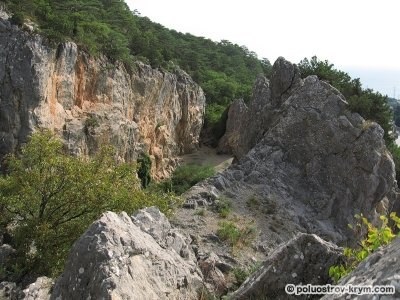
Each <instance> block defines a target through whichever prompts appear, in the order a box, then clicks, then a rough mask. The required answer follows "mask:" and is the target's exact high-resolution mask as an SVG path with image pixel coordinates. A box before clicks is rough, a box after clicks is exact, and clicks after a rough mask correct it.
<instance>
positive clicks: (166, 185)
mask: <svg viewBox="0 0 400 300" xmlns="http://www.w3.org/2000/svg"><path fill="white" fill-rule="evenodd" d="M214 174H215V170H214V168H213V167H212V166H200V165H195V164H189V165H184V166H180V167H178V168H176V169H175V171H174V172H173V173H172V176H171V178H170V179H169V180H166V181H164V182H162V183H160V184H158V185H157V187H154V188H155V189H157V188H158V189H161V190H163V191H165V192H173V193H176V194H177V195H181V194H183V193H184V192H186V191H187V190H188V189H190V188H191V187H192V186H194V185H195V184H196V183H198V182H200V181H202V180H204V179H206V178H208V177H211V176H213V175H214Z"/></svg>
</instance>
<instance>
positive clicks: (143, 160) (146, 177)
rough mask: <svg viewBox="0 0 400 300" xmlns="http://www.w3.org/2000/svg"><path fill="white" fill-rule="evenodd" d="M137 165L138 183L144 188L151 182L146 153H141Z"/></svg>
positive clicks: (149, 164)
mask: <svg viewBox="0 0 400 300" xmlns="http://www.w3.org/2000/svg"><path fill="white" fill-rule="evenodd" d="M137 162H138V164H139V168H138V172H137V173H138V176H139V178H140V181H141V182H142V187H143V188H146V187H148V186H149V184H150V182H151V175H150V171H151V159H150V156H149V155H147V154H146V153H144V152H142V153H141V154H140V156H139V158H138V160H137Z"/></svg>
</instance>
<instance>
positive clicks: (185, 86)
mask: <svg viewBox="0 0 400 300" xmlns="http://www.w3.org/2000/svg"><path fill="white" fill-rule="evenodd" d="M0 45H1V47H0V160H1V158H2V157H3V156H4V155H5V154H7V153H10V152H12V151H14V150H15V149H17V148H18V147H19V146H20V144H21V143H24V142H26V138H27V136H28V135H29V134H30V133H31V132H32V131H34V130H36V129H37V128H48V129H51V130H52V131H54V132H56V133H57V134H58V135H59V136H61V137H63V139H64V141H65V144H66V147H67V148H68V149H69V151H70V152H71V153H73V154H77V155H91V154H92V153H93V152H95V151H96V150H97V149H98V147H100V146H101V145H102V144H104V143H111V144H112V145H114V146H115V148H116V150H117V155H118V156H119V157H120V158H121V159H122V160H128V161H132V160H135V159H136V158H137V155H138V154H139V152H141V151H145V152H148V153H149V154H150V156H151V158H152V160H153V169H152V173H153V175H154V176H155V177H158V178H162V177H165V176H167V175H168V173H169V172H170V171H171V170H172V169H173V167H174V166H175V164H176V157H177V156H178V155H179V154H183V153H187V152H190V151H192V150H194V149H195V148H196V147H197V145H198V139H199V135H200V131H201V128H202V124H203V114H204V105H205V96H204V93H203V91H202V90H201V88H200V87H199V86H198V85H197V84H196V83H194V81H193V80H192V79H191V78H190V77H189V75H187V74H186V73H185V72H184V71H182V70H180V69H179V68H177V70H176V71H175V72H173V73H169V72H165V71H162V70H158V69H152V68H151V67H150V66H147V65H145V64H142V63H136V64H134V65H131V66H129V70H128V69H127V68H126V67H125V66H124V65H123V64H121V63H116V64H114V63H111V62H110V61H109V60H108V59H106V58H105V57H99V58H94V57H91V56H89V55H88V54H86V53H85V52H83V51H81V50H79V49H78V47H77V45H76V44H74V43H71V42H67V43H63V44H60V45H59V46H58V47H57V48H55V47H53V46H51V45H50V44H49V42H48V41H47V40H46V39H44V38H43V37H41V36H40V35H37V34H33V33H30V32H27V31H24V30H22V29H20V28H18V27H16V26H12V25H11V24H10V22H9V21H8V20H7V19H5V18H0Z"/></svg>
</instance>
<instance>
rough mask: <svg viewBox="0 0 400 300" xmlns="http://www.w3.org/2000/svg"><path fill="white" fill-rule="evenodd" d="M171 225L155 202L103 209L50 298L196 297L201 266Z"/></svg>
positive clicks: (75, 249)
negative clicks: (127, 209) (130, 210)
mask: <svg viewBox="0 0 400 300" xmlns="http://www.w3.org/2000/svg"><path fill="white" fill-rule="evenodd" d="M170 228H171V226H170V224H169V223H168V220H166V218H165V216H163V215H162V214H160V212H158V210H156V209H154V208H150V209H145V210H142V211H141V212H139V213H138V214H137V215H136V216H133V217H132V218H130V217H129V216H128V215H127V214H126V213H121V214H119V215H117V214H115V213H111V212H107V213H105V214H103V216H102V217H101V218H100V219H99V220H98V221H96V222H94V223H93V224H92V225H91V226H90V227H89V229H88V230H87V231H86V232H85V233H84V234H83V235H82V236H81V237H80V238H79V239H78V240H77V241H76V242H75V244H74V245H73V247H72V249H71V252H70V255H69V258H68V261H67V264H66V268H65V270H64V273H63V274H62V275H61V276H60V278H59V279H58V280H57V282H56V284H55V286H54V288H53V291H52V296H51V299H197V290H198V289H199V288H201V282H202V278H201V275H200V274H201V271H200V270H199V269H198V268H197V266H196V263H195V262H194V261H193V260H191V257H194V254H193V253H190V252H191V250H190V249H189V247H188V245H187V243H186V239H185V238H184V237H183V235H178V233H177V232H175V231H173V230H172V231H171V229H170Z"/></svg>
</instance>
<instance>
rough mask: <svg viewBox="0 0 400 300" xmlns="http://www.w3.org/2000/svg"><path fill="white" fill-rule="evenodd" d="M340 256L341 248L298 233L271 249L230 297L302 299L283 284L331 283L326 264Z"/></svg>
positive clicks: (335, 260) (335, 262) (314, 236)
mask: <svg viewBox="0 0 400 300" xmlns="http://www.w3.org/2000/svg"><path fill="white" fill-rule="evenodd" d="M341 259H342V249H341V248H339V247H337V246H336V245H334V244H332V243H329V242H326V241H324V240H322V239H321V238H319V237H318V236H316V235H311V234H299V235H297V236H296V237H294V238H293V239H291V240H290V241H288V242H287V243H284V244H282V245H281V246H279V247H278V248H277V249H275V250H274V251H273V252H272V253H271V254H270V255H269V256H268V257H267V259H266V260H265V262H264V263H263V266H262V267H261V268H260V269H259V270H257V272H255V273H254V274H253V275H252V276H250V277H249V278H248V279H247V280H246V281H245V282H244V283H243V284H242V286H241V287H240V288H239V289H238V290H237V291H236V292H235V293H233V294H232V296H231V298H230V299H232V300H233V299H237V300H239V299H240V300H246V299H306V297H303V298H302V297H299V296H295V295H293V296H291V295H289V294H287V293H286V290H285V287H286V285H287V284H293V285H300V284H312V285H323V284H328V283H332V282H331V279H330V278H329V276H328V270H329V267H330V266H332V265H335V264H338V263H339V262H340V261H341Z"/></svg>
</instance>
